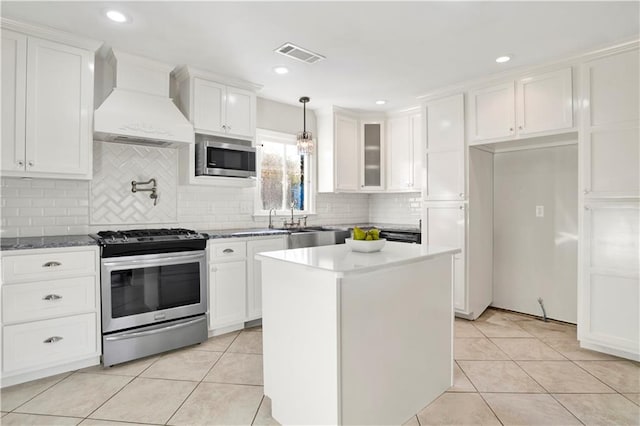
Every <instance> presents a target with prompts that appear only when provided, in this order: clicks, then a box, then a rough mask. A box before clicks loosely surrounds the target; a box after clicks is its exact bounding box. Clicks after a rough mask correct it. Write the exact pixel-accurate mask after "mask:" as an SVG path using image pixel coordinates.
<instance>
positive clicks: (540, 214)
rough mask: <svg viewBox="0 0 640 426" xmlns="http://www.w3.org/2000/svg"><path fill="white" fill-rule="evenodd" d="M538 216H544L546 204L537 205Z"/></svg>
mask: <svg viewBox="0 0 640 426" xmlns="http://www.w3.org/2000/svg"><path fill="white" fill-rule="evenodd" d="M536 217H544V206H536Z"/></svg>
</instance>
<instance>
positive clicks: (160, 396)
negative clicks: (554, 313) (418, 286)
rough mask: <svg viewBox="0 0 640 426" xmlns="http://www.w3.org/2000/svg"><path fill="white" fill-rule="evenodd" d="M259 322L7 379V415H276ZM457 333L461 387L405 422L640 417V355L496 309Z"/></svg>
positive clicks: (155, 418)
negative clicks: (106, 362) (613, 350)
mask: <svg viewBox="0 0 640 426" xmlns="http://www.w3.org/2000/svg"><path fill="white" fill-rule="evenodd" d="M261 331H262V330H261V328H259V327H257V328H253V329H249V330H245V331H242V332H234V333H229V334H226V335H224V336H219V337H215V338H211V339H209V340H208V341H207V342H205V343H203V344H201V345H197V346H193V347H190V348H186V349H182V350H178V351H173V352H170V353H167V354H163V355H161V356H155V357H149V358H145V359H142V360H138V361H133V362H129V363H126V364H122V365H119V366H116V367H112V368H108V369H103V368H101V367H91V368H87V369H84V370H80V371H76V372H73V373H70V374H61V375H58V376H54V377H49V378H46V379H42V380H36V381H33V382H29V383H25V384H22V385H17V386H13V387H10V388H6V389H3V390H2V398H1V399H0V408H1V411H2V414H1V415H2V419H1V420H0V423H2V425H3V426H9V425H67V424H68V425H77V424H81V425H95V426H118V425H120V426H123V425H126V424H169V425H232V424H240V425H249V424H254V425H272V424H277V422H275V421H274V420H273V419H272V418H271V415H270V414H271V403H270V401H269V399H268V398H265V397H263V394H262V392H263V389H262V383H263V382H262V333H261ZM455 333H456V339H455V358H456V363H455V365H454V386H453V387H452V388H451V389H449V391H448V392H446V393H444V394H443V395H442V396H440V397H439V398H438V399H436V400H435V401H434V402H433V403H431V404H430V405H429V406H427V407H425V408H424V409H422V410H421V411H420V412H419V413H417V415H416V416H414V417H412V418H411V419H408V421H407V423H406V424H408V425H412V426H419V425H444V424H458V425H460V424H495V425H500V424H538V425H573V424H577V425H579V424H615V425H640V364H638V363H634V362H630V361H625V360H621V359H619V358H615V357H612V356H609V355H604V354H599V353H597V352H592V351H586V350H583V349H580V347H579V346H578V343H577V340H576V328H575V326H572V325H567V324H562V323H557V322H549V323H544V322H542V321H539V320H537V319H534V318H532V317H528V316H524V315H518V314H514V313H511V312H505V311H499V310H494V309H490V310H488V311H487V312H485V313H484V314H483V315H482V316H481V317H480V318H479V319H478V320H477V321H464V320H458V319H457V320H456V322H455ZM7 412H8V414H7ZM123 422H126V423H123Z"/></svg>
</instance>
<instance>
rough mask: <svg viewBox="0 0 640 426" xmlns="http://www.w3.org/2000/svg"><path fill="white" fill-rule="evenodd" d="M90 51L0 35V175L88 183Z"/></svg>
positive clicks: (12, 34)
mask: <svg viewBox="0 0 640 426" xmlns="http://www.w3.org/2000/svg"><path fill="white" fill-rule="evenodd" d="M93 61H94V52H93V51H92V50H87V49H85V48H79V47H75V46H70V45H67V44H63V43H58V42H54V41H50V40H44V39H41V38H37V37H32V36H29V35H24V34H21V33H17V32H13V31H9V30H6V29H3V30H2V122H3V126H2V163H1V165H2V173H3V174H4V175H7V176H25V177H43V178H46V177H59V178H66V179H90V178H91V169H92V167H91V165H92V161H91V153H92V143H93V137H92V116H93V114H92V111H93V70H92V65H93Z"/></svg>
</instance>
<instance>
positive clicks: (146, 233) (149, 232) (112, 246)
mask: <svg viewBox="0 0 640 426" xmlns="http://www.w3.org/2000/svg"><path fill="white" fill-rule="evenodd" d="M90 236H91V237H92V238H93V239H94V240H96V241H98V243H99V244H100V246H101V247H102V249H101V257H103V258H105V257H118V256H139V255H145V254H158V253H172V252H179V251H192V250H204V249H205V248H206V246H207V235H205V234H200V233H198V232H196V231H193V230H190V229H182V228H177V229H176V228H173V229H164V228H163V229H131V230H127V231H101V232H98V233H97V234H90Z"/></svg>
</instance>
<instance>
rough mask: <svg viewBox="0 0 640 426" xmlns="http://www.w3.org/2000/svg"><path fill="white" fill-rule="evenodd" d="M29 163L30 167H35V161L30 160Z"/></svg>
mask: <svg viewBox="0 0 640 426" xmlns="http://www.w3.org/2000/svg"><path fill="white" fill-rule="evenodd" d="M27 164H28V165H29V167H33V166H34V164H35V163H34V162H33V161H29V162H28V163H27Z"/></svg>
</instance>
